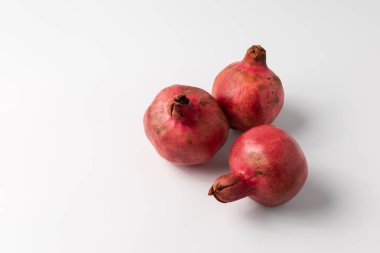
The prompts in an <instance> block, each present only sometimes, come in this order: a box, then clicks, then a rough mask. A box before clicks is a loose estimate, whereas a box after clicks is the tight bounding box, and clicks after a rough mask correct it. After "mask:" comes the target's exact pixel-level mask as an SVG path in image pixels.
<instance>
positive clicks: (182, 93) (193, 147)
mask: <svg viewBox="0 0 380 253" xmlns="http://www.w3.org/2000/svg"><path fill="white" fill-rule="evenodd" d="M144 128H145V133H146V135H147V137H148V139H149V140H150V142H151V143H152V144H153V146H154V147H155V149H156V150H157V152H158V153H159V154H160V155H161V156H162V157H163V158H165V159H167V160H168V161H170V162H173V163H175V164H178V165H195V164H200V163H204V162H207V161H208V160H210V159H211V158H212V157H213V156H214V154H215V153H216V152H217V151H218V150H219V149H220V148H221V146H222V145H223V144H224V143H225V141H226V139H227V136H228V131H229V127H228V121H227V119H226V117H225V115H224V113H223V111H222V110H221V109H220V107H219V105H218V103H217V102H216V100H215V99H214V98H213V97H212V96H211V95H210V94H209V93H208V92H206V91H204V90H202V89H199V88H196V87H191V86H185V85H173V86H170V87H167V88H165V89H163V90H161V91H160V92H159V93H158V95H157V96H156V97H155V99H154V100H153V102H152V104H151V105H150V106H149V108H148V109H147V110H146V112H145V115H144Z"/></svg>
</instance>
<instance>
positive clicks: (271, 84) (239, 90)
mask: <svg viewBox="0 0 380 253" xmlns="http://www.w3.org/2000/svg"><path fill="white" fill-rule="evenodd" d="M212 95H213V96H214V97H215V99H216V100H217V101H218V103H219V105H220V106H221V108H222V110H223V111H224V113H225V114H226V116H227V119H228V121H229V123H230V127H231V128H234V129H239V130H242V131H245V130H248V129H250V128H252V127H254V126H258V125H263V124H270V123H272V121H273V120H274V119H275V118H276V117H277V115H278V114H279V112H280V110H281V108H282V105H283V103H284V91H283V88H282V84H281V81H280V79H279V78H278V76H276V74H275V73H273V72H272V71H271V70H270V69H269V68H268V66H267V64H266V51H265V49H264V48H262V47H261V46H258V45H254V46H252V47H250V48H249V49H248V50H247V53H246V55H245V57H244V59H243V60H242V61H240V62H236V63H232V64H230V65H229V66H227V67H226V68H225V69H223V70H222V71H221V72H220V73H219V74H218V76H217V77H216V78H215V81H214V85H213V88H212Z"/></svg>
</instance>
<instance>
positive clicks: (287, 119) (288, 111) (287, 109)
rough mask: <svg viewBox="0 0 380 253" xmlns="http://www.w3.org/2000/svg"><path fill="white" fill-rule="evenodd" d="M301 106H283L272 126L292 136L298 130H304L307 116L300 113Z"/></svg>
mask: <svg viewBox="0 0 380 253" xmlns="http://www.w3.org/2000/svg"><path fill="white" fill-rule="evenodd" d="M302 108H303V106H302V104H298V105H296V104H285V105H284V107H283V108H282V110H281V113H280V114H279V115H278V117H277V119H276V120H275V121H274V122H273V125H275V126H278V127H280V128H282V129H284V130H285V131H287V132H289V133H291V134H294V133H296V132H297V131H299V130H300V129H303V128H305V126H306V124H307V116H306V115H305V114H304V113H302Z"/></svg>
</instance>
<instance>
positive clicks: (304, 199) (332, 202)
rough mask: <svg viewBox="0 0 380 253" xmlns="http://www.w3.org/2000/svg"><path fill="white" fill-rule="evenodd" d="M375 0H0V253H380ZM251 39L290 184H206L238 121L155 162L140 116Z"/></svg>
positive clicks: (239, 52)
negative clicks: (279, 103) (220, 192)
mask: <svg viewBox="0 0 380 253" xmlns="http://www.w3.org/2000/svg"><path fill="white" fill-rule="evenodd" d="M379 7H380V6H379V2H378V1H365V3H364V2H361V1H356V2H355V1H334V2H333V1H288V2H285V1H216V0H215V1H196V2H194V1H188V2H185V1H153V0H152V1H125V0H123V1H122V0H120V1H48V0H46V1H1V2H0V34H1V39H0V252H2V253H8V252H17V253H19V252H28V253H30V252H36V253H37V252H38V253H45V252H46V253H47V252H49V253H51V252H54V253H56V252H70V253H73V252H81V253H83V252H91V253H96V252H280V251H281V252H293V253H294V252H359V251H360V252H379V250H380V244H379V240H378V235H379V234H380V216H379V213H380V203H379V199H380V194H379V193H380V184H379V178H380V172H379V171H380V170H379V168H380V162H379V145H378V142H379V140H380V138H379V137H380V134H379V128H380V124H379V123H380V121H379V112H378V110H379V109H380V100H379V97H378V96H379V91H380V89H379V85H380V83H379V75H378V69H379V56H380V54H379V53H380V50H379V48H380V47H379V45H380V37H379V30H378V28H379V22H380V18H379V14H378V13H379V11H380V8H379ZM252 44H261V45H263V46H264V47H265V48H266V49H267V52H268V65H269V66H270V68H271V69H273V70H274V71H275V72H276V73H277V74H278V75H279V76H280V78H281V79H282V82H283V85H284V88H285V93H286V97H285V106H284V109H283V111H282V113H281V115H280V116H279V118H278V120H276V122H275V124H276V125H277V126H280V127H282V128H284V129H285V130H287V131H288V132H289V133H290V134H291V135H293V136H294V137H295V138H296V139H297V140H298V142H299V143H300V145H301V146H302V148H303V150H304V152H305V154H306V156H307V159H308V162H309V178H308V180H307V183H306V185H305V187H304V188H303V190H302V191H301V193H300V194H299V195H298V196H297V197H296V198H295V199H293V200H292V201H291V202H289V203H288V204H287V205H284V206H282V207H278V208H273V209H268V208H263V207H261V206H259V205H258V204H256V203H254V202H253V201H251V200H249V199H244V200H241V201H238V202H234V203H231V204H228V205H223V204H221V203H219V202H217V201H215V200H214V199H213V198H212V197H209V196H207V191H208V189H209V187H210V185H211V183H212V182H213V180H214V179H215V178H216V177H217V176H218V175H220V174H222V173H225V172H227V171H228V165H227V154H228V150H229V147H230V146H231V143H232V142H233V140H234V139H235V138H236V136H237V134H236V133H232V134H231V136H230V138H229V140H228V143H227V144H226V145H225V146H224V148H223V149H222V150H221V151H220V152H219V153H218V154H217V155H216V157H215V158H214V159H213V160H212V161H211V162H209V163H208V164H205V165H203V166H198V167H197V168H179V167H176V166H173V165H171V164H169V163H168V162H166V161H164V160H163V159H161V158H160V157H159V156H158V155H157V153H156V152H155V150H154V149H153V147H152V146H151V145H150V143H149V142H148V140H147V138H146V137H145V135H144V132H143V125H142V118H143V113H144V111H145V109H146V108H147V106H148V105H149V103H150V102H151V100H152V99H153V97H154V96H155V95H156V94H157V93H158V91H159V90H160V89H162V88H164V87H165V86H167V85H171V84H174V83H181V84H190V85H195V86H199V87H202V88H204V89H206V90H208V91H210V90H211V85H212V82H213V79H214V77H215V76H216V74H217V73H218V72H219V71H220V70H221V69H222V68H223V67H225V66H226V65H227V64H229V63H231V62H233V61H237V60H240V59H242V57H243V56H244V53H245V51H246V49H247V48H248V47H249V46H251V45H252Z"/></svg>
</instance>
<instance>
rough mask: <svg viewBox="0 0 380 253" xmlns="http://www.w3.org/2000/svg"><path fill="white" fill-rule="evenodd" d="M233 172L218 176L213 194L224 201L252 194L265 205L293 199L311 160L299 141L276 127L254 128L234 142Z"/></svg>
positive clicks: (230, 161)
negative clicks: (306, 156)
mask: <svg viewBox="0 0 380 253" xmlns="http://www.w3.org/2000/svg"><path fill="white" fill-rule="evenodd" d="M229 163H230V168H231V170H232V172H231V173H229V174H226V175H223V176H220V177H219V178H217V179H216V180H215V182H214V184H213V185H212V187H211V188H210V190H209V193H208V194H209V195H214V197H215V198H216V199H217V200H219V201H220V202H223V203H226V202H232V201H235V200H238V199H241V198H244V197H247V196H248V197H250V198H252V199H253V200H255V201H257V202H259V203H260V204H262V205H265V206H278V205H281V204H284V203H285V202H287V201H289V200H290V199H292V198H293V197H294V196H295V195H296V194H297V193H298V192H299V191H300V190H301V188H302V186H303V185H304V183H305V180H306V177H307V162H306V159H305V156H304V154H303V152H302V150H301V148H300V146H299V145H298V144H297V142H296V141H295V140H294V139H293V138H292V137H291V136H289V135H288V134H287V133H286V132H285V131H283V130H281V129H279V128H277V127H275V126H272V125H263V126H258V127H254V128H252V129H250V130H248V131H246V132H245V133H243V134H242V135H241V136H240V137H239V138H238V139H237V140H236V141H235V143H234V144H233V146H232V149H231V151H230V155H229Z"/></svg>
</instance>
